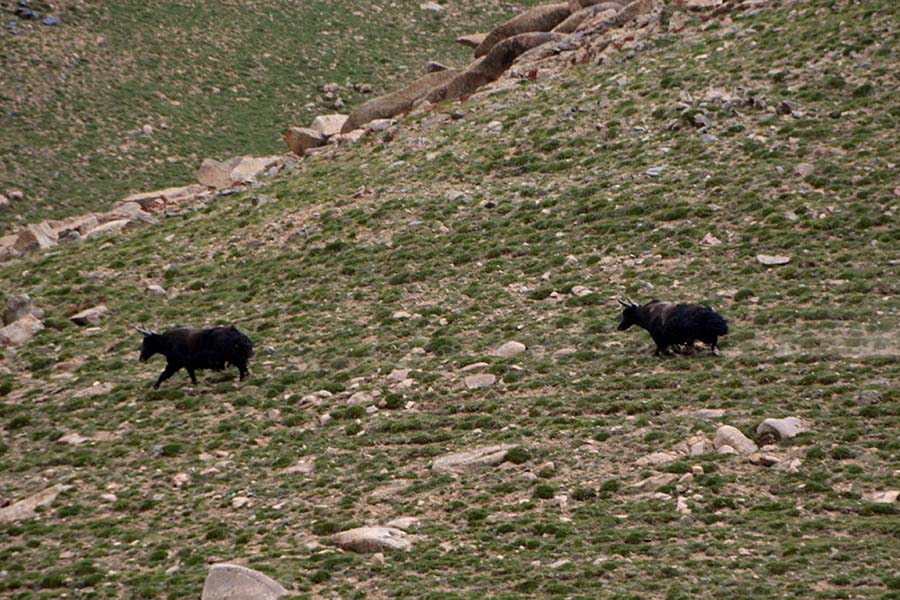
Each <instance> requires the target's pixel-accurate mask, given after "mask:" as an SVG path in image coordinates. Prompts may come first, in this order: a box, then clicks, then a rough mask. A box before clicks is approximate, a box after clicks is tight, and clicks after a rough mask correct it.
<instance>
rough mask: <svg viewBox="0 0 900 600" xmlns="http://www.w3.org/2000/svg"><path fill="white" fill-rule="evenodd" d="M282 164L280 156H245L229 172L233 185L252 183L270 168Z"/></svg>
mask: <svg viewBox="0 0 900 600" xmlns="http://www.w3.org/2000/svg"><path fill="white" fill-rule="evenodd" d="M281 164H283V159H282V158H281V157H280V156H245V157H243V158H241V159H240V161H238V164H237V165H236V166H235V167H234V168H233V169H232V170H231V181H232V182H234V183H252V182H254V181H256V180H257V178H258V177H259V176H260V175H262V174H263V173H265V172H266V171H268V170H269V169H270V168H272V167H275V166H278V165H281Z"/></svg>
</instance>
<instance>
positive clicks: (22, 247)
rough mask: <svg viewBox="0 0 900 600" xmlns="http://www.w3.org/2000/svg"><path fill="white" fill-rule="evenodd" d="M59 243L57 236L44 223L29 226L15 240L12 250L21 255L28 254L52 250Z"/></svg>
mask: <svg viewBox="0 0 900 600" xmlns="http://www.w3.org/2000/svg"><path fill="white" fill-rule="evenodd" d="M58 241H59V235H58V234H57V233H56V232H55V231H54V230H53V228H52V227H50V225H49V224H48V223H46V222H44V223H38V224H37V225H29V226H28V227H26V228H25V229H23V230H22V231H21V232H19V235H18V237H17V238H16V241H15V244H13V249H14V250H15V251H16V252H18V253H19V254H20V255H21V254H28V253H29V252H34V251H35V250H46V249H48V248H53V247H54V246H56V245H57V243H58Z"/></svg>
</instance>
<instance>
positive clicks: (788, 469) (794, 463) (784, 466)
mask: <svg viewBox="0 0 900 600" xmlns="http://www.w3.org/2000/svg"><path fill="white" fill-rule="evenodd" d="M802 464H803V461H802V460H800V459H799V458H791V459H788V460H783V461H781V462H779V463H778V464H777V465H774V466H773V467H772V468H773V469H775V470H776V471H783V472H785V473H796V472H798V471H799V470H800V465H802Z"/></svg>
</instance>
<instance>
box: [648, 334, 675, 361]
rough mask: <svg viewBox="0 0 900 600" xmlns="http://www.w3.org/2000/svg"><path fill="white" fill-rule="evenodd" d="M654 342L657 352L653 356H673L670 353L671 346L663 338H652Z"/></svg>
mask: <svg viewBox="0 0 900 600" xmlns="http://www.w3.org/2000/svg"><path fill="white" fill-rule="evenodd" d="M651 337H652V338H653V341H654V342H656V351H655V352H654V353H653V356H668V355H670V354H671V352H669V349H668V348H669V344H668V342H666V340H664V339H663V338H661V337H656V336H651Z"/></svg>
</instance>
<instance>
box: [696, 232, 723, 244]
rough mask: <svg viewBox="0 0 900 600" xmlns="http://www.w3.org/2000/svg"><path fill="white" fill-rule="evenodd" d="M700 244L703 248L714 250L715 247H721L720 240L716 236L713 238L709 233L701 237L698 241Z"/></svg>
mask: <svg viewBox="0 0 900 600" xmlns="http://www.w3.org/2000/svg"><path fill="white" fill-rule="evenodd" d="M700 243H701V244H703V245H704V246H710V247H712V248H714V247H716V246H721V245H722V240H720V239H719V238H717V237H716V236H714V235H713V234H711V233H707V234H706V235H705V236H703V239H702V240H701V241H700Z"/></svg>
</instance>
